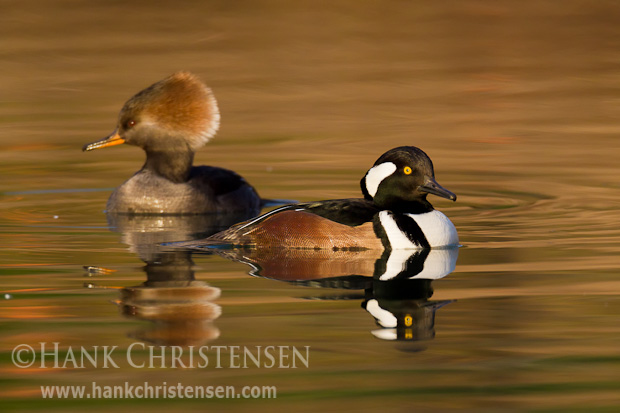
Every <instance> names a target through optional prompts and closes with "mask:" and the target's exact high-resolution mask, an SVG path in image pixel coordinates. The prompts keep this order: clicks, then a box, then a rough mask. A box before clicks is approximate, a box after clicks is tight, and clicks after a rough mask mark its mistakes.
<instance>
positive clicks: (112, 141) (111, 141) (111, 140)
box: [82, 129, 125, 151]
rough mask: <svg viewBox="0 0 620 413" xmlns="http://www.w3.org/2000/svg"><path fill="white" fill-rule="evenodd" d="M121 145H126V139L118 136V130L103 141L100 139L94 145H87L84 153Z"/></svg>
mask: <svg viewBox="0 0 620 413" xmlns="http://www.w3.org/2000/svg"><path fill="white" fill-rule="evenodd" d="M121 143H125V139H123V138H121V135H119V134H118V129H117V130H115V131H114V132H112V134H111V135H110V136H106V137H105V138H103V139H100V140H98V141H96V142H93V143H87V144H86V145H84V146H83V147H82V150H83V151H92V150H93V149H99V148H105V147H107V146H114V145H120V144H121Z"/></svg>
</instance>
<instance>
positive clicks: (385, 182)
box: [360, 146, 456, 213]
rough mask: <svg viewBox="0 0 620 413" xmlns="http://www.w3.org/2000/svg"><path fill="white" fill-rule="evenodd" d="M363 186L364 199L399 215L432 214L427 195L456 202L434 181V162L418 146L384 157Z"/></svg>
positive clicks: (364, 178)
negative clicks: (406, 213)
mask: <svg viewBox="0 0 620 413" xmlns="http://www.w3.org/2000/svg"><path fill="white" fill-rule="evenodd" d="M360 184H361V187H362V193H363V194H364V198H366V199H368V200H371V201H373V202H374V203H375V204H376V205H377V206H378V207H379V208H381V209H389V210H392V211H397V212H410V213H423V212H428V211H432V210H433V206H432V205H431V204H430V202H428V201H427V200H426V196H427V195H428V194H434V195H437V196H440V197H442V198H446V199H451V200H452V201H456V195H455V194H453V193H452V192H450V191H448V190H447V189H445V188H444V187H442V186H441V185H439V184H438V183H437V181H435V172H434V170H433V163H432V162H431V159H430V158H429V157H428V155H426V153H424V151H422V150H421V149H419V148H416V147H415V146H400V147H398V148H394V149H390V150H389V151H387V152H386V153H384V154H383V155H381V157H380V158H379V159H377V161H376V162H375V164H374V165H373V167H372V168H370V169H369V170H368V172H366V175H364V177H363V178H362V180H361V182H360Z"/></svg>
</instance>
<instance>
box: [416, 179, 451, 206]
mask: <svg viewBox="0 0 620 413" xmlns="http://www.w3.org/2000/svg"><path fill="white" fill-rule="evenodd" d="M418 189H419V190H420V191H423V192H428V193H429V194H433V195H437V196H440V197H442V198H446V199H450V200H452V201H456V195H455V194H454V193H452V192H450V191H448V190H447V189H446V188H444V187H443V186H441V185H439V184H438V183H437V181H435V178H430V177H428V176H427V177H425V179H424V185H420V186H419V187H418Z"/></svg>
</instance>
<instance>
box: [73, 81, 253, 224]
mask: <svg viewBox="0 0 620 413" xmlns="http://www.w3.org/2000/svg"><path fill="white" fill-rule="evenodd" d="M219 124H220V113H219V110H218V107H217V102H216V101H215V98H214V97H213V94H212V93H211V90H210V89H209V88H208V87H207V86H206V85H205V84H204V83H202V82H201V81H200V80H199V79H198V78H197V77H196V76H194V75H192V74H190V73H186V72H179V73H175V74H173V75H171V76H169V77H167V78H165V79H163V80H161V81H159V82H157V83H155V84H153V85H151V86H149V87H148V88H146V89H144V90H143V91H141V92H139V93H138V94H136V95H135V96H134V97H132V98H131V99H129V100H128V101H127V102H126V103H125V105H124V106H123V108H122V109H121V111H120V114H119V117H118V126H117V128H116V130H115V131H114V132H113V133H112V134H111V135H110V136H108V137H106V138H103V139H101V140H99V141H96V142H93V143H90V144H87V145H85V146H84V147H83V150H84V151H90V150H93V149H98V148H105V147H107V146H113V145H118V144H121V143H127V144H129V145H135V146H138V147H140V148H142V149H144V151H145V152H146V162H145V164H144V166H143V167H142V169H140V170H139V171H138V172H136V174H135V175H133V176H132V177H131V178H129V179H128V180H127V181H126V182H125V183H123V184H122V185H121V186H119V187H118V188H116V189H115V190H114V192H113V193H112V195H110V198H109V199H108V203H107V205H106V210H107V212H112V213H130V214H201V213H210V212H215V213H218V212H230V211H250V212H252V215H249V216H248V217H250V216H253V215H255V214H257V213H258V212H259V211H260V207H261V199H260V197H259V196H258V194H257V193H256V191H255V190H254V188H253V187H252V186H251V185H249V184H248V183H247V182H246V181H245V180H244V179H243V178H242V177H241V176H239V175H237V174H236V173H235V172H233V171H229V170H227V169H222V168H216V167H213V166H192V162H193V160H194V152H195V151H196V150H197V149H198V148H200V147H201V146H202V145H204V144H205V143H207V142H208V141H209V139H211V138H212V137H213V135H215V132H216V131H217V129H218V127H219Z"/></svg>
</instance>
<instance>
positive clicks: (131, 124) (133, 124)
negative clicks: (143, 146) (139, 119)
mask: <svg viewBox="0 0 620 413" xmlns="http://www.w3.org/2000/svg"><path fill="white" fill-rule="evenodd" d="M135 125H136V121H135V120H133V119H132V120H130V121H128V122H127V125H126V126H125V128H127V129H131V128H133V127H134V126H135Z"/></svg>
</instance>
